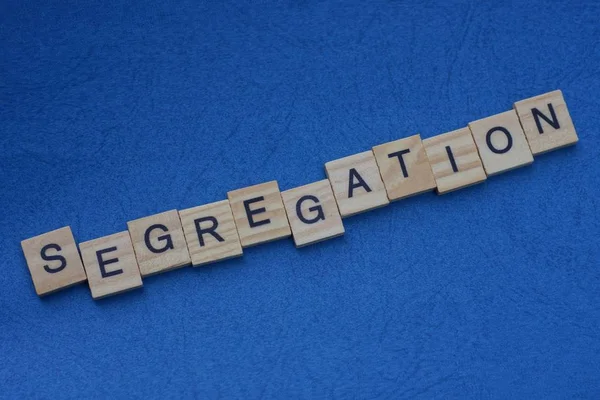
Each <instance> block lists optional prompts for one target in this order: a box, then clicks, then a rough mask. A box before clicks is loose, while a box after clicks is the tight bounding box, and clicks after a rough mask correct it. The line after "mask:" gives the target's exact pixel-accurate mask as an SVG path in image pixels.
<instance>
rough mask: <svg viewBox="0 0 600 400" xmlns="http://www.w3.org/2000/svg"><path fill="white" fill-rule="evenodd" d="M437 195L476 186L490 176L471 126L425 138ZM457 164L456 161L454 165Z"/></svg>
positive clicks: (424, 142) (424, 141)
mask: <svg viewBox="0 0 600 400" xmlns="http://www.w3.org/2000/svg"><path fill="white" fill-rule="evenodd" d="M423 144H424V145H425V151H426V152H427V157H428V158H429V163H430V164H431V169H432V171H433V176H434V177H435V181H436V184H437V192H438V194H444V193H448V192H451V191H453V190H457V189H461V188H464V187H467V186H470V185H475V184H477V183H481V182H483V181H485V180H486V178H487V176H486V174H485V171H484V169H483V164H482V163H481V158H479V153H478V152H477V146H476V145H475V141H473V136H471V130H470V129H469V128H462V129H457V130H455V131H452V132H447V133H443V134H441V135H437V136H434V137H432V138H428V139H425V140H423ZM453 163H454V164H453Z"/></svg>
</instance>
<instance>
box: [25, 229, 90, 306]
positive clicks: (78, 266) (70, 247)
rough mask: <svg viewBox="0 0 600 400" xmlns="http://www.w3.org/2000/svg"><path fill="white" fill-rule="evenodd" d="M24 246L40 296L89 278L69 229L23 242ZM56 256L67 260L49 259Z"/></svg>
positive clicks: (48, 233)
mask: <svg viewBox="0 0 600 400" xmlns="http://www.w3.org/2000/svg"><path fill="white" fill-rule="evenodd" d="M21 247H22V248H23V254H24V255H25V259H26V260H27V267H28V268H29V272H30V273H31V279H32V280H33V285H34V287H35V292H36V293H37V294H38V296H45V295H47V294H50V293H53V292H56V291H58V290H61V289H65V288H68V287H69V286H73V285H75V284H78V283H81V282H83V281H85V280H86V279H87V278H86V275H85V271H84V269H83V264H82V263H81V257H80V256H79V251H78V250H77V245H76V244H75V239H74V238H73V233H72V232H71V228H70V227H68V226H65V227H64V228H60V229H57V230H54V231H51V232H47V233H44V234H42V235H39V236H35V237H32V238H29V239H26V240H23V241H22V242H21ZM54 256H61V257H63V258H64V260H63V259H57V260H48V258H49V257H54ZM42 257H45V258H47V260H44V259H43V258H42Z"/></svg>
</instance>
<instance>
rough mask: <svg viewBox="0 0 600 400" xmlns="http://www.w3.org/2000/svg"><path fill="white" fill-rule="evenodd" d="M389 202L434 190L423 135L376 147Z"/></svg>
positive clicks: (375, 150) (374, 151)
mask: <svg viewBox="0 0 600 400" xmlns="http://www.w3.org/2000/svg"><path fill="white" fill-rule="evenodd" d="M373 154H374V155H375V160H377V165H378V166H379V172H380V173H381V178H382V179H383V184H384V185H385V189H386V190H387V196H388V198H389V199H390V200H392V201H394V200H400V199H403V198H405V197H408V196H413V195H416V194H419V193H423V192H428V191H430V190H433V189H435V179H434V177H433V173H432V172H431V166H430V165H429V160H428V159H427V154H426V153H425V148H424V147H423V142H421V136H420V135H414V136H410V137H407V138H404V139H400V140H395V141H393V142H389V143H385V144H381V145H379V146H375V147H373Z"/></svg>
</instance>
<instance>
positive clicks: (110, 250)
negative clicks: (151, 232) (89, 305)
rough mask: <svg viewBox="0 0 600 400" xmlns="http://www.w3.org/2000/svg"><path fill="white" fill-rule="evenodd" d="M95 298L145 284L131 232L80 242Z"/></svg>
mask: <svg viewBox="0 0 600 400" xmlns="http://www.w3.org/2000/svg"><path fill="white" fill-rule="evenodd" d="M79 250H81V257H82V258H83V265H84V267H85V272H86V273H87V276H88V283H89V285H90V290H91V291H92V297H93V298H94V299H96V300H97V299H101V298H104V297H107V296H112V295H115V294H119V293H123V292H127V291H129V290H132V289H136V288H139V287H142V277H141V275H140V270H139V268H138V264H137V261H136V260H135V252H134V251H133V245H132V244H131V239H130V237H129V232H127V231H125V232H119V233H115V234H113V235H109V236H104V237H101V238H98V239H94V240H90V241H87V242H83V243H80V244H79Z"/></svg>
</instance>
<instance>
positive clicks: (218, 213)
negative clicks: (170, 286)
mask: <svg viewBox="0 0 600 400" xmlns="http://www.w3.org/2000/svg"><path fill="white" fill-rule="evenodd" d="M179 215H180V217H181V224H182V225H183V232H184V234H185V240H186V242H187V246H188V249H189V252H190V256H191V258H192V264H193V265H194V266H195V267H197V266H200V265H206V264H210V263H213V262H217V261H222V260H226V259H229V258H233V257H239V256H241V255H242V254H243V251H242V246H241V244H240V238H239V236H238V232H237V228H236V226H235V222H234V220H233V214H232V212H231V207H230V206H229V201H227V200H222V201H218V202H216V203H211V204H206V205H202V206H198V207H192V208H188V209H185V210H180V211H179ZM196 221H198V226H199V227H200V230H201V232H200V234H199V232H198V229H197V226H196ZM202 230H210V231H212V232H213V233H211V232H210V231H209V232H205V233H203V232H202Z"/></svg>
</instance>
